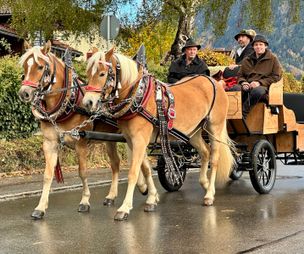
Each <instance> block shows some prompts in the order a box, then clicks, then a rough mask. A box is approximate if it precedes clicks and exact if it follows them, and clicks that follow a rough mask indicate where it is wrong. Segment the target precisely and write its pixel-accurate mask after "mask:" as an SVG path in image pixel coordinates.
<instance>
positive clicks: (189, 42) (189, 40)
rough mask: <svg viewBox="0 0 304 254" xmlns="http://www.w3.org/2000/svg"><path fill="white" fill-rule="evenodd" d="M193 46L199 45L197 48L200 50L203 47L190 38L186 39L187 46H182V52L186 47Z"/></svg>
mask: <svg viewBox="0 0 304 254" xmlns="http://www.w3.org/2000/svg"><path fill="white" fill-rule="evenodd" d="M191 47H197V49H198V50H199V49H200V48H201V45H199V44H197V43H195V42H194V40H193V39H191V38H189V39H188V40H187V41H186V44H185V46H184V47H183V48H182V52H184V51H185V49H186V48H191Z"/></svg>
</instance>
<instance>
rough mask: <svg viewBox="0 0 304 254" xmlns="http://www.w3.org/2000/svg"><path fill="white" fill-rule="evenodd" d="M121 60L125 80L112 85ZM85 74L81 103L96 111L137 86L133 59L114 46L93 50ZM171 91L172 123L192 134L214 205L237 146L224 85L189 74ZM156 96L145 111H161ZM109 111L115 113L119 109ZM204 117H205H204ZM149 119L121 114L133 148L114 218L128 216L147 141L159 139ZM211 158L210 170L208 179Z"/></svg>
mask: <svg viewBox="0 0 304 254" xmlns="http://www.w3.org/2000/svg"><path fill="white" fill-rule="evenodd" d="M118 63H119V66H120V68H119V69H120V71H119V72H120V73H119V76H120V83H121V85H119V86H116V85H114V84H113V83H112V84H111V79H114V80H115V79H117V73H115V71H114V70H116V72H117V68H116V65H117V64H118ZM113 73H114V75H113ZM87 75H88V78H89V81H88V90H89V92H87V93H86V94H85V96H84V98H83V104H84V105H85V106H86V107H87V108H90V109H91V110H92V111H94V110H96V109H97V108H98V107H100V102H102V103H103V104H102V105H110V106H109V107H108V109H109V108H111V107H112V108H119V107H118V106H117V105H123V104H124V103H126V102H127V101H130V98H128V97H130V94H131V92H130V91H132V90H134V86H135V84H137V83H134V84H132V81H134V80H136V78H137V76H138V70H137V64H136V63H135V62H134V61H133V60H131V59H129V58H127V57H125V56H123V55H121V54H114V53H113V49H111V50H110V51H108V52H107V53H106V54H104V53H102V52H97V53H95V54H93V56H92V57H91V59H90V61H89V62H88V66H87ZM108 76H110V78H109V77H108ZM116 83H117V81H116ZM131 84H132V85H131ZM155 85H156V80H155V79H154V80H153V81H152V89H153V90H155ZM131 89H132V90H131ZM170 90H171V92H172V94H173V95H174V98H175V112H176V118H175V119H174V122H173V124H174V125H173V127H174V128H175V129H177V130H179V131H181V132H182V133H184V134H186V135H188V136H189V137H190V140H189V142H190V143H191V145H192V146H193V147H194V148H196V150H197V152H198V153H199V155H200V157H201V161H202V163H201V171H200V178H199V181H200V184H201V185H202V187H203V188H204V189H205V190H206V194H205V196H204V201H203V204H204V205H206V206H210V205H212V204H213V202H214V195H215V181H216V180H217V181H218V182H219V183H224V182H226V181H227V180H228V177H229V173H230V171H231V169H232V167H233V165H234V157H233V155H232V151H231V148H232V149H234V146H233V143H232V141H231V140H230V139H229V137H228V134H227V130H226V117H227V112H228V97H227V95H226V93H225V91H224V89H223V88H222V86H220V85H219V84H217V83H215V84H213V83H212V82H211V80H210V79H209V78H207V77H204V76H197V77H193V78H188V79H186V80H185V81H184V82H183V81H181V82H180V83H179V84H178V85H173V86H171V87H170ZM114 94H115V95H116V96H115V97H114ZM157 96H158V95H155V94H154V93H153V92H152V93H151V94H150V96H149V97H148V98H146V104H145V106H144V108H145V112H148V113H149V114H150V115H152V116H156V115H157V106H156V102H155V99H156V98H157ZM168 100H169V99H168ZM104 112H105V114H109V112H110V113H111V110H108V111H106V110H105V111H104ZM133 112H134V110H133ZM111 114H112V115H115V112H114V113H113V112H112V113H111ZM118 115H119V114H118ZM119 117H121V115H119ZM205 118H206V119H207V120H206V121H204V119H205ZM146 119H147V118H144V117H143V116H142V115H140V114H135V115H134V114H133V117H126V116H123V118H118V119H117V122H118V127H119V129H120V130H121V132H122V133H123V135H124V136H125V138H126V140H127V142H128V145H129V147H130V148H131V150H132V161H131V166H130V170H129V175H128V189H127V193H126V197H125V199H124V202H123V204H122V206H121V207H120V208H119V209H118V211H117V213H116V215H115V219H118V220H122V219H124V218H126V217H127V216H128V214H129V213H130V210H131V209H132V199H133V191H134V187H135V183H136V180H137V177H138V172H139V168H140V163H141V162H142V160H143V158H144V154H145V150H146V147H147V145H148V144H149V142H152V141H154V140H155V137H156V135H157V133H158V127H155V126H154V125H153V124H152V123H151V122H150V121H148V120H146ZM203 123H204V124H203ZM202 127H203V128H202ZM202 129H204V130H205V131H207V133H208V134H209V140H210V144H207V143H205V141H204V139H203V138H202V131H203V130H202ZM209 161H210V166H211V175H210V178H209V179H208V176H207V170H208V163H209ZM150 197H151V199H150V200H149V202H153V203H155V204H156V203H157V198H156V197H153V196H152V195H151V196H150ZM152 198H153V199H152Z"/></svg>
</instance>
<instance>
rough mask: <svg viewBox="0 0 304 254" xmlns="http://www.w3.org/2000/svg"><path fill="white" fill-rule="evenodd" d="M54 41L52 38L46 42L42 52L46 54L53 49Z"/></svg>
mask: <svg viewBox="0 0 304 254" xmlns="http://www.w3.org/2000/svg"><path fill="white" fill-rule="evenodd" d="M51 47H52V43H51V41H50V40H48V41H47V43H45V44H44V46H43V49H42V52H43V53H44V54H45V55H46V54H48V53H49V52H50V51H51Z"/></svg>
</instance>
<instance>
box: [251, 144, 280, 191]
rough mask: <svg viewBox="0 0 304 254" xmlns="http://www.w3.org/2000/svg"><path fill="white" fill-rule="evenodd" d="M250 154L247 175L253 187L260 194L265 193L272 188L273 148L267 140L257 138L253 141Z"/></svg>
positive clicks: (274, 163) (274, 165)
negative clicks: (250, 165) (249, 168)
mask: <svg viewBox="0 0 304 254" xmlns="http://www.w3.org/2000/svg"><path fill="white" fill-rule="evenodd" d="M251 156H252V158H251V159H252V161H251V162H252V170H250V171H249V175H250V180H251V183H252V185H253V188H254V189H255V190H256V191H257V192H258V193H260V194H267V193H269V192H270V191H271V190H272V188H273V186H274V182H275V178H276V171H277V164H276V157H275V152H274V148H273V146H272V144H271V143H269V142H268V141H267V140H259V141H258V142H256V143H255V145H254V147H253V149H252V152H251Z"/></svg>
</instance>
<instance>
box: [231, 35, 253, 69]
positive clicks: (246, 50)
mask: <svg viewBox="0 0 304 254" xmlns="http://www.w3.org/2000/svg"><path fill="white" fill-rule="evenodd" d="M254 36H255V31H254V30H252V29H250V30H246V29H243V30H241V31H240V32H239V33H238V34H237V35H235V36H234V39H235V40H236V41H237V42H238V44H239V48H238V49H237V50H236V54H235V63H236V64H237V65H240V64H241V62H242V60H243V59H244V58H245V57H246V56H248V55H250V54H251V53H253V47H252V45H251V42H252V41H253V38H254Z"/></svg>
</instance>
